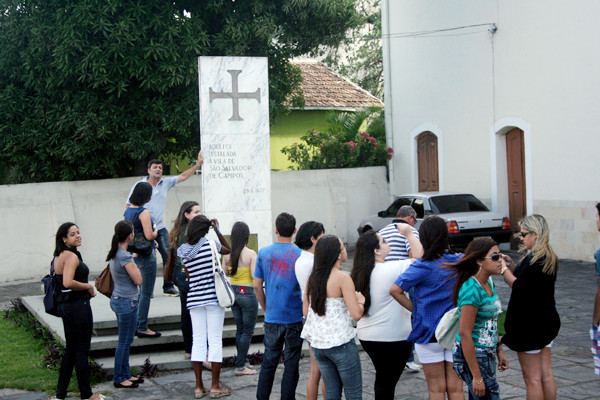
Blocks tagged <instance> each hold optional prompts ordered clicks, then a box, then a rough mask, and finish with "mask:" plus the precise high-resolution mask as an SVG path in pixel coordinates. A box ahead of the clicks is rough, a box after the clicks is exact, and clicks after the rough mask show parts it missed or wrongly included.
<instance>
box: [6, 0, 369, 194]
mask: <svg viewBox="0 0 600 400" xmlns="http://www.w3.org/2000/svg"><path fill="white" fill-rule="evenodd" d="M357 23H358V18H357V13H356V11H355V8H354V0H203V1H197V0H169V1H164V0H143V1H141V0H0V105H1V109H2V111H1V112H0V116H1V118H0V148H1V149H2V152H1V153H0V162H1V163H3V164H4V165H5V166H6V167H7V170H8V181H9V182H14V183H17V182H39V181H49V180H73V179H94V178H109V177H117V176H129V175H132V174H133V173H140V172H141V171H145V162H146V160H148V159H150V158H154V157H156V156H158V155H159V154H160V155H165V154H173V155H186V153H187V152H188V151H190V150H191V149H193V148H196V147H197V143H198V135H199V133H198V125H199V123H198V100H197V97H198V83H197V57H198V56H201V55H204V56H221V55H223V56H267V57H268V58H269V85H270V87H269V92H270V108H271V111H272V117H274V116H275V115H277V114H278V113H279V112H281V111H282V110H283V103H284V101H285V99H286V98H287V97H288V96H292V97H294V98H295V102H296V104H301V103H302V98H301V95H298V94H295V95H294V93H296V92H295V90H296V88H297V85H298V83H299V81H300V79H301V78H300V75H299V71H298V70H296V69H295V68H294V67H292V66H291V65H290V64H289V62H288V60H289V59H290V58H292V57H295V56H298V55H301V54H306V53H309V52H312V51H314V49H315V48H316V47H317V46H318V45H326V46H335V45H336V44H337V43H339V41H340V40H342V39H343V37H344V35H345V32H346V30H347V29H349V28H352V27H353V26H356V24H357Z"/></svg>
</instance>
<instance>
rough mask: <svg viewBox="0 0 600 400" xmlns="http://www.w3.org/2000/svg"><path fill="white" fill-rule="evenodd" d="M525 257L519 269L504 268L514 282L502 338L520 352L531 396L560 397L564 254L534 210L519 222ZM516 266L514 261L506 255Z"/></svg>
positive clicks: (541, 218) (518, 354) (507, 276)
mask: <svg viewBox="0 0 600 400" xmlns="http://www.w3.org/2000/svg"><path fill="white" fill-rule="evenodd" d="M519 225H520V227H521V232H520V235H521V240H522V243H523V246H522V249H523V250H524V251H525V257H524V258H523V259H522V260H521V262H520V263H519V265H518V266H517V267H516V268H515V269H514V275H513V274H511V273H510V272H509V271H506V273H504V274H503V276H504V280H505V281H506V283H508V285H509V286H511V287H512V292H511V294H510V300H509V302H508V308H507V310H506V320H505V322H504V328H505V330H506V335H504V336H503V337H502V343H504V344H506V345H507V346H508V347H509V348H510V349H511V350H514V351H516V352H517V356H518V357H519V364H521V370H522V372H523V379H525V385H526V387H527V399H542V398H543V399H544V400H549V399H556V380H555V379H554V372H553V371H552V360H551V357H552V355H551V348H552V341H553V340H554V338H555V337H556V336H557V335H558V331H559V330H560V317H559V315H558V312H557V311H556V302H555V300H554V285H555V284H556V274H557V272H558V257H557V255H556V253H555V252H554V250H552V247H551V246H550V229H549V228H548V223H547V222H546V219H545V218H544V217H543V216H541V215H537V214H533V215H528V216H526V217H524V218H523V219H522V220H521V222H519ZM506 261H507V262H508V263H509V264H510V266H511V267H513V266H514V262H513V261H512V260H511V259H510V258H509V257H506Z"/></svg>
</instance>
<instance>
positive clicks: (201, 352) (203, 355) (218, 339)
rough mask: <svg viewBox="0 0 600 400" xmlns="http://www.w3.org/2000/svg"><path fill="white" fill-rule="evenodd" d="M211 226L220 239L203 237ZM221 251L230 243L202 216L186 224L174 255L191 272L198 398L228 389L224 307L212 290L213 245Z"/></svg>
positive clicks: (189, 301)
mask: <svg viewBox="0 0 600 400" xmlns="http://www.w3.org/2000/svg"><path fill="white" fill-rule="evenodd" d="M211 228H213V229H214V230H215V233H216V234H217V237H218V238H219V242H218V243H217V242H213V241H212V240H210V239H207V238H206V234H207V233H208V231H209V230H210V229H211ZM211 242H212V243H213V245H214V246H215V249H216V251H218V252H219V253H220V254H229V252H230V251H231V249H230V248H229V243H227V240H226V239H225V238H224V237H223V235H222V234H221V232H220V231H219V228H218V225H217V222H216V220H209V219H208V218H207V217H206V216H204V215H198V216H196V217H194V218H193V219H192V220H191V221H190V222H189V224H188V239H187V243H184V244H182V245H181V246H180V247H179V249H177V255H178V256H179V257H180V258H181V260H182V261H183V265H184V266H185V268H186V269H187V271H188V273H189V274H190V291H189V292H188V297H187V308H188V310H190V316H191V318H192V364H193V365H194V374H195V376H196V389H195V391H194V396H195V397H196V398H197V399H199V398H202V397H204V396H206V395H207V394H209V395H210V397H211V398H218V397H223V396H229V395H230V394H231V392H230V391H229V390H227V389H225V388H224V387H222V386H221V384H220V382H219V378H220V376H221V364H222V363H223V322H224V320H225V309H224V308H223V307H221V306H219V301H218V299H217V292H216V290H215V278H214V271H213V257H218V254H213V251H212V245H211ZM207 356H208V361H209V362H211V364H212V368H211V372H212V384H211V387H210V393H209V391H207V390H206V389H205V388H204V383H203V382H202V362H203V361H205V360H206V359H207Z"/></svg>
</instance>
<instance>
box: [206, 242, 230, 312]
mask: <svg viewBox="0 0 600 400" xmlns="http://www.w3.org/2000/svg"><path fill="white" fill-rule="evenodd" d="M209 243H210V250H211V253H212V257H213V271H214V276H215V291H216V292H217V299H218V300H219V305H220V306H221V307H223V308H227V307H231V306H232V305H233V303H234V302H235V293H234V291H233V288H232V287H231V283H230V282H229V278H228V277H227V276H225V271H223V268H222V267H221V260H220V259H219V256H218V255H217V247H216V246H215V242H213V241H212V240H209Z"/></svg>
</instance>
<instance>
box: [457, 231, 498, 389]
mask: <svg viewBox="0 0 600 400" xmlns="http://www.w3.org/2000/svg"><path fill="white" fill-rule="evenodd" d="M448 268H450V269H451V270H452V271H453V272H454V276H455V277H456V283H455V286H454V291H453V292H452V301H453V303H454V305H456V306H457V307H458V315H459V318H460V331H459V334H458V336H457V337H456V344H455V346H454V349H453V350H452V354H453V359H454V370H455V371H456V373H457V374H458V376H459V377H460V378H461V379H462V380H463V381H464V382H465V383H466V384H467V386H468V388H469V398H473V399H488V400H499V399H500V386H499V385H498V382H497V381H496V356H497V357H498V369H499V370H500V371H504V370H506V369H507V368H508V359H507V358H506V355H505V354H504V351H503V350H502V346H500V345H499V342H498V315H499V314H500V313H501V312H502V308H501V304H500V299H499V298H498V295H497V294H496V290H495V288H494V284H493V281H492V279H491V276H492V275H498V274H501V273H503V272H505V270H506V265H505V264H504V259H503V258H502V254H500V250H499V249H498V246H497V245H496V242H494V240H492V239H491V238H489V237H480V238H475V239H474V240H473V241H472V242H471V243H469V246H468V247H467V250H466V251H465V255H464V257H463V258H461V259H460V261H458V262H456V263H454V264H450V265H448Z"/></svg>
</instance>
